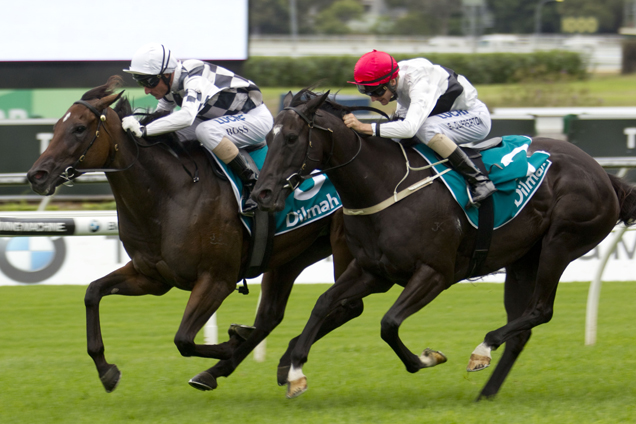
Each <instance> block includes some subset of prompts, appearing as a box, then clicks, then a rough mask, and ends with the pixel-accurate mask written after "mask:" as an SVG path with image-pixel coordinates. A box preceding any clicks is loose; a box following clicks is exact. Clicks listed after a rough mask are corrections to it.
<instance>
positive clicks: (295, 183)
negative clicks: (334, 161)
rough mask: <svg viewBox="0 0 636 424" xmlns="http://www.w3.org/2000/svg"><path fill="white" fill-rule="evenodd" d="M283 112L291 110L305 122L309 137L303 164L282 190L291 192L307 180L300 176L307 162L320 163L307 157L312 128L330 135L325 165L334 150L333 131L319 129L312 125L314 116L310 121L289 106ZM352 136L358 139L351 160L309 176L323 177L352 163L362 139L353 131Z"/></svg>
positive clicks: (310, 146)
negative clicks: (287, 189)
mask: <svg viewBox="0 0 636 424" xmlns="http://www.w3.org/2000/svg"><path fill="white" fill-rule="evenodd" d="M284 110H291V111H294V112H296V114H297V115H298V116H300V117H301V118H302V120H303V121H305V123H307V126H308V127H309V135H308V136H307V138H308V140H309V143H307V153H306V154H305V160H304V161H303V164H302V165H301V167H300V169H299V170H298V172H294V173H293V174H291V175H290V176H289V177H287V178H286V181H287V185H285V186H284V187H283V188H287V187H289V188H290V189H291V190H295V189H296V188H297V187H298V186H299V185H300V184H301V183H302V182H303V181H304V180H306V179H307V178H309V175H302V172H303V170H304V169H305V166H306V165H307V161H312V162H320V161H319V160H318V159H313V158H311V157H310V156H309V151H310V149H311V148H312V147H313V146H312V144H311V131H312V130H313V129H314V128H316V129H318V130H323V131H327V132H329V133H330V135H331V151H330V152H329V157H327V160H326V161H325V163H328V162H329V161H330V160H331V158H332V157H333V149H334V146H335V143H334V140H333V130H332V129H331V128H325V127H321V126H318V125H316V124H315V123H314V120H315V118H316V117H315V115H314V116H312V118H311V119H309V118H308V117H307V116H306V115H305V114H304V113H302V112H301V111H299V110H298V109H296V108H294V107H291V106H288V107H286V108H285V109H284ZM354 134H355V135H356V137H357V139H358V151H357V152H356V154H355V155H354V156H353V157H352V158H351V159H349V160H348V161H347V162H345V163H342V164H340V165H336V166H333V167H331V168H329V169H325V170H323V171H320V172H318V173H315V174H311V175H323V174H326V173H328V172H331V171H333V170H335V169H338V168H342V167H343V166H347V165H349V164H350V163H351V162H353V161H354V160H355V159H356V158H357V157H358V155H359V154H360V151H361V150H362V139H361V138H360V134H358V133H357V132H355V131H354ZM292 180H293V181H292Z"/></svg>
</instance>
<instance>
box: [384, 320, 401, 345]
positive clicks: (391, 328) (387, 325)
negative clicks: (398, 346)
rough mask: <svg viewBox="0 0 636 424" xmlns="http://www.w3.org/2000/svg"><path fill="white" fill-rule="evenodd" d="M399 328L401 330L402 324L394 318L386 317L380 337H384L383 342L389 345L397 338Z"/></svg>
mask: <svg viewBox="0 0 636 424" xmlns="http://www.w3.org/2000/svg"><path fill="white" fill-rule="evenodd" d="M398 328H400V323H399V322H398V321H397V320H396V319H395V318H394V317H389V316H386V315H385V316H384V317H383V318H382V321H381V323H380V335H381V336H382V340H384V341H385V342H387V343H389V342H390V340H393V339H394V338H395V335H396V334H397V331H398Z"/></svg>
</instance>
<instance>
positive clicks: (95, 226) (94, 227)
mask: <svg viewBox="0 0 636 424" xmlns="http://www.w3.org/2000/svg"><path fill="white" fill-rule="evenodd" d="M88 231H90V232H91V233H96V232H98V231H99V222H97V221H95V220H93V221H91V222H90V224H88Z"/></svg>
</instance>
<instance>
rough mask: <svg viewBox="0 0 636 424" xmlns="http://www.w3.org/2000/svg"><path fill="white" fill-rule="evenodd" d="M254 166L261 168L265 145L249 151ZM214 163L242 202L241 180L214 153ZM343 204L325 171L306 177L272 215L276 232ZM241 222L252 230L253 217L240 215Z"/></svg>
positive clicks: (286, 230)
mask: <svg viewBox="0 0 636 424" xmlns="http://www.w3.org/2000/svg"><path fill="white" fill-rule="evenodd" d="M249 154H250V156H251V157H252V159H253V160H254V162H255V163H256V166H257V167H258V169H259V170H260V169H261V168H262V167H263V162H264V161H265V155H266V154H267V146H265V147H263V148H261V149H258V150H254V151H252V152H250V153H249ZM212 157H213V158H214V160H215V161H216V163H218V164H219V166H220V167H221V169H222V170H223V172H224V173H225V175H227V176H228V179H229V181H230V184H231V185H232V190H233V192H234V197H235V198H236V201H237V203H238V204H239V205H241V204H242V202H244V199H242V198H241V197H242V193H243V183H242V182H241V179H240V178H238V177H237V176H236V175H235V174H234V172H233V171H232V170H231V169H230V168H229V167H228V166H227V165H226V164H225V163H223V161H221V160H219V159H218V158H217V157H216V156H215V155H214V154H213V155H212ZM341 207H342V202H341V201H340V197H339V196H338V193H337V192H336V189H335V188H334V186H333V184H332V183H331V181H329V179H328V178H327V177H326V176H325V175H315V176H313V177H311V178H308V179H306V180H305V181H303V183H302V184H300V185H299V186H298V187H297V188H296V189H295V190H294V191H293V192H292V193H291V194H290V195H289V196H287V199H286V200H285V208H284V209H283V210H282V211H281V212H277V213H276V215H275V221H276V232H275V235H279V234H283V233H286V232H288V231H291V230H294V229H296V228H300V227H302V226H304V225H307V224H309V223H311V222H314V221H316V220H318V219H320V218H324V217H325V216H328V215H331V214H332V213H334V212H335V211H337V210H338V209H339V208H341ZM241 220H242V221H243V225H245V227H246V228H247V230H248V231H249V232H250V234H251V233H252V224H253V219H252V218H250V217H245V216H241Z"/></svg>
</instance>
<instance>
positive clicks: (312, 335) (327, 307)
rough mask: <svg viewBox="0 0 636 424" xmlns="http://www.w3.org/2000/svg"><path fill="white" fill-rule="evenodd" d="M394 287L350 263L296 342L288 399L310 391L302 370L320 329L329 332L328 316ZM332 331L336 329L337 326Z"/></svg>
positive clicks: (319, 303) (321, 300)
mask: <svg viewBox="0 0 636 424" xmlns="http://www.w3.org/2000/svg"><path fill="white" fill-rule="evenodd" d="M392 286H393V283H391V282H389V281H386V280H383V279H380V278H378V277H377V276H375V275H373V274H371V273H368V272H366V271H364V270H362V268H360V266H358V264H357V261H355V260H354V261H353V262H351V264H350V265H349V267H348V268H347V270H346V271H345V272H344V274H342V276H341V277H340V278H339V279H338V280H337V281H336V283H335V284H334V285H333V286H331V287H330V288H329V289H328V290H327V291H326V292H325V293H323V294H322V295H321V296H320V297H319V298H318V301H317V302H316V305H315V306H314V309H313V310H312V311H311V315H310V317H309V321H308V322H307V324H306V325H305V328H304V329H303V332H302V334H301V335H300V336H299V337H298V339H297V342H296V345H295V347H294V349H293V350H292V353H291V366H290V369H289V374H288V377H287V398H289V399H291V398H295V397H297V396H300V395H301V394H303V393H304V392H305V391H306V390H307V378H306V377H305V375H304V374H303V372H302V367H303V365H304V364H305V363H306V362H307V357H308V356H309V350H310V349H311V346H312V344H313V343H315V341H316V340H317V339H318V335H319V334H320V332H321V329H322V330H323V331H325V330H329V329H330V328H329V327H330V324H329V323H328V322H327V324H325V323H326V320H327V318H328V316H329V315H330V314H331V313H334V312H335V311H337V309H338V308H339V306H341V305H346V304H349V303H352V304H357V303H358V302H359V301H360V299H362V298H364V297H366V296H368V295H370V294H372V293H384V292H386V291H388V290H389V289H390V288H391V287H392ZM354 310H355V309H354ZM343 322H346V321H343ZM333 328H337V326H334V327H333ZM333 328H331V329H333ZM324 334H326V333H324ZM324 334H323V335H324Z"/></svg>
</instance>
